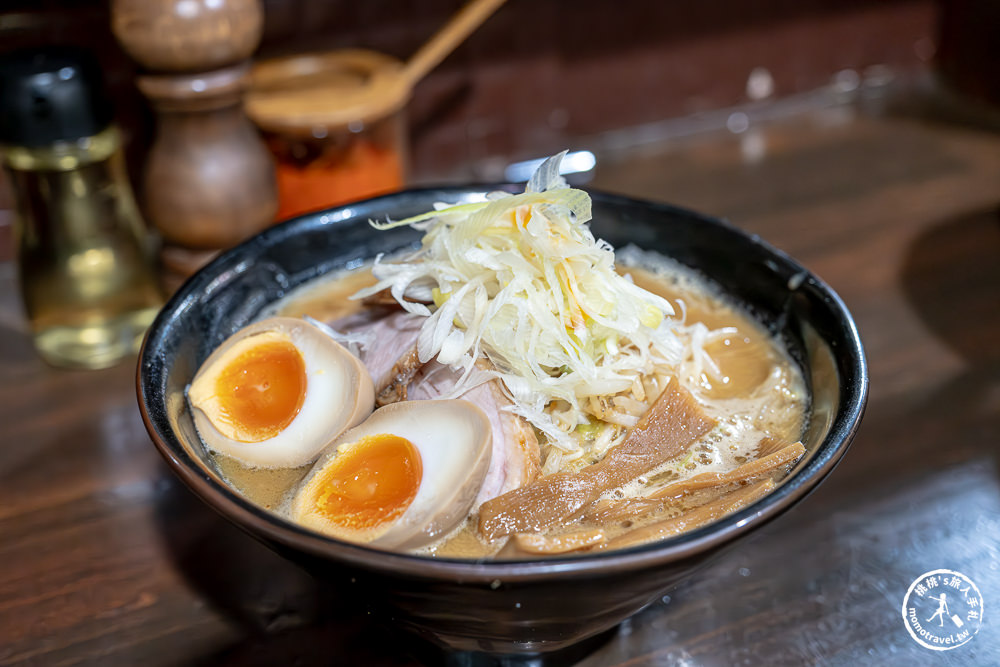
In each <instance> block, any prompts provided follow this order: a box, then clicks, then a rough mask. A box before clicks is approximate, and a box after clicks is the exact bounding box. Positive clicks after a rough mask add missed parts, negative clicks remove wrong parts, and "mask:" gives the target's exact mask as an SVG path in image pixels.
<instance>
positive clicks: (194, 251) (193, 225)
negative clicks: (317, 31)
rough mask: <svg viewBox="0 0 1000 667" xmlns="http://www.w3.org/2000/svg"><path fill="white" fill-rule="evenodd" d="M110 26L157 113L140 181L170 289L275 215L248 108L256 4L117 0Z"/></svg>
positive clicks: (266, 156) (254, 0)
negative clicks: (159, 237)
mask: <svg viewBox="0 0 1000 667" xmlns="http://www.w3.org/2000/svg"><path fill="white" fill-rule="evenodd" d="M111 10H112V28H113V30H114V33H115V36H116V37H117V38H118V41H119V42H121V44H122V46H123V47H124V49H125V50H126V51H127V52H128V54H129V55H130V56H131V57H132V58H133V59H134V60H135V61H136V62H138V63H139V64H140V65H141V66H142V67H144V68H145V69H146V70H148V73H146V74H143V75H140V76H139V77H138V78H137V80H136V83H137V84H138V86H139V89H140V90H141V91H142V93H143V94H144V95H145V96H146V97H147V98H148V99H149V101H150V103H151V104H152V106H153V109H154V111H155V112H156V115H157V136H156V139H155V140H154V143H153V146H152V148H151V150H150V154H149V157H148V161H147V164H146V169H145V178H144V183H143V195H144V196H143V200H144V204H145V213H146V218H147V219H148V220H149V221H150V222H151V223H152V224H153V225H155V226H156V228H157V229H158V230H159V232H160V234H161V235H162V236H163V241H164V245H163V249H162V251H161V254H160V257H161V260H162V270H163V279H164V283H165V286H166V287H167V288H168V289H171V290H173V289H174V288H176V287H177V286H178V285H179V284H180V283H181V282H182V281H183V280H184V279H185V278H186V277H187V276H189V275H191V274H192V273H194V271H196V270H197V269H198V268H200V267H201V266H202V265H204V264H205V263H206V262H208V261H209V260H210V259H212V257H214V256H215V254H216V253H218V251H219V250H221V249H223V248H227V247H229V246H232V245H234V244H236V243H239V242H240V241H242V240H244V239H246V238H247V237H249V236H252V235H253V234H255V233H256V232H258V231H260V230H262V229H264V228H265V227H266V226H268V225H269V224H270V223H271V222H273V220H274V214H275V212H276V211H277V192H276V186H275V177H274V164H273V161H272V158H271V155H270V153H269V152H268V150H267V148H266V147H265V145H264V143H263V141H262V140H261V138H260V136H259V135H258V133H257V131H256V129H255V127H254V126H253V124H252V123H251V122H250V120H249V119H248V118H247V116H246V115H245V113H244V111H243V104H242V98H243V92H244V91H245V89H246V87H247V86H248V84H249V71H250V69H249V67H250V61H249V58H250V56H251V54H252V53H253V52H254V50H255V49H256V48H257V45H258V44H259V43H260V36H261V29H262V25H263V10H262V9H261V5H260V3H259V0H113V2H112V7H111Z"/></svg>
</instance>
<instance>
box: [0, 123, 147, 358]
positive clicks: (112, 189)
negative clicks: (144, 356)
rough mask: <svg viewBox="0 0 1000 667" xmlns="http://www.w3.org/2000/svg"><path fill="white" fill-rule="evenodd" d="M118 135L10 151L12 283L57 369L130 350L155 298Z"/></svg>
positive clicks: (44, 352) (104, 134)
mask: <svg viewBox="0 0 1000 667" xmlns="http://www.w3.org/2000/svg"><path fill="white" fill-rule="evenodd" d="M119 144H120V142H119V139H118V133H117V131H116V130H115V129H114V128H113V127H111V128H108V129H107V130H105V131H104V132H101V133H100V134H98V135H95V136H94V137H90V138H88V139H85V140H81V141H78V142H72V143H68V142H67V143H65V144H60V145H59V146H58V148H52V147H45V148H16V147H15V148H11V147H6V148H5V149H4V151H3V155H4V166H5V167H6V171H7V173H8V176H9V177H10V181H11V185H12V186H13V189H14V192H15V200H16V203H17V216H16V218H15V234H16V245H17V251H18V267H19V274H20V275H19V278H20V284H21V292H22V296H23V300H24V305H25V309H26V311H27V314H28V317H29V319H30V320H31V327H32V331H33V334H34V339H35V347H36V348H37V349H38V352H39V353H40V354H41V356H42V357H43V358H44V359H45V360H46V361H48V362H49V363H51V364H53V365H56V366H64V367H67V366H68V367H78V368H102V367H106V366H110V365H112V364H114V363H116V362H117V361H119V360H121V359H122V358H124V357H126V356H128V355H130V354H133V353H134V352H136V351H137V350H138V348H139V346H140V344H141V343H142V337H143V335H144V333H145V331H146V328H147V327H148V326H149V324H150V323H151V322H152V321H153V318H154V317H155V316H156V313H157V312H158V310H159V308H160V306H161V304H162V296H161V294H160V291H159V288H158V286H157V283H156V279H155V276H154V275H153V272H152V268H151V266H150V263H149V261H148V260H149V253H148V248H147V247H146V243H145V241H144V237H145V230H144V228H143V224H142V220H141V218H140V217H139V213H138V210H137V209H136V206H135V203H134V200H133V198H132V193H131V188H130V187H129V185H128V181H127V179H126V177H125V173H124V168H123V163H122V158H121V152H120V150H119Z"/></svg>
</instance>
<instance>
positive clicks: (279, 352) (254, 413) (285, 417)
mask: <svg viewBox="0 0 1000 667" xmlns="http://www.w3.org/2000/svg"><path fill="white" fill-rule="evenodd" d="M306 384H307V380H306V364H305V361H304V360H303V359H302V354H301V353H300V352H299V349H298V348H297V347H295V345H294V344H292V343H291V342H289V341H268V342H263V343H261V344H259V345H254V346H253V347H251V348H249V349H247V350H246V351H245V352H243V353H242V354H240V355H239V356H238V357H236V358H235V359H234V360H233V361H232V362H231V363H230V364H229V365H227V366H226V367H225V368H224V369H223V370H222V372H221V373H219V376H218V379H217V380H216V384H215V393H216V397H217V398H218V401H219V407H220V409H221V412H222V415H223V417H224V419H226V421H228V422H229V423H230V424H232V425H233V426H234V427H236V429H238V432H239V433H240V438H239V439H240V440H241V441H243V442H261V441H263V440H267V439H269V438H273V437H274V436H276V435H278V434H279V433H281V431H283V430H284V429H285V428H286V427H287V426H288V425H289V424H290V423H292V420H293V419H295V415H297V414H298V413H299V410H301V409H302V403H303V401H305V397H306Z"/></svg>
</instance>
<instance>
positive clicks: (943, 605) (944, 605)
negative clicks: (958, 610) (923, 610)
mask: <svg viewBox="0 0 1000 667" xmlns="http://www.w3.org/2000/svg"><path fill="white" fill-rule="evenodd" d="M931 599H932V600H937V603H938V608H937V611H936V612H934V613H933V614H931V617H930V618H928V619H927V622H928V623H930V622H931V621H933V620H934V617H935V616H936V617H938V618H939V619H941V623H940V625H941V627H942V628H943V627H944V615H945V614H947V613H948V600H947V596H946V595H945V594H944V593H942V594H941V597H940V598H936V597H934V596H933V595H932V596H931Z"/></svg>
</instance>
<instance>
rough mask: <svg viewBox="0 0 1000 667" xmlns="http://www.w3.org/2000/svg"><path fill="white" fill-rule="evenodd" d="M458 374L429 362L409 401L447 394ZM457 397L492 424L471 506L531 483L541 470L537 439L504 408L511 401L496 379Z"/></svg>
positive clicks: (484, 365) (411, 388) (484, 364)
mask: <svg viewBox="0 0 1000 667" xmlns="http://www.w3.org/2000/svg"><path fill="white" fill-rule="evenodd" d="M477 365H478V366H479V368H480V369H481V370H485V369H486V368H488V365H489V364H488V362H485V361H480V362H479V363H478V364H477ZM461 374H462V372H461V370H453V369H452V368H449V367H448V366H445V365H443V364H440V363H438V362H436V361H431V362H429V363H428V364H426V365H425V366H424V367H423V368H422V369H421V370H420V372H419V373H418V374H417V375H416V376H415V377H414V378H413V381H412V382H411V383H410V386H409V390H408V394H409V397H410V399H411V400H423V399H435V398H441V397H442V396H445V395H448V394H449V393H450V392H451V391H452V389H453V388H454V387H455V384H456V382H457V381H458V379H459V378H460V377H461ZM458 398H461V399H464V400H466V401H470V402H472V403H474V404H475V405H477V406H478V407H479V408H480V409H482V411H483V412H485V413H486V416H487V417H489V420H490V424H491V425H492V427H493V457H492V458H491V459H490V467H489V469H488V470H487V471H486V478H485V479H484V480H483V485H482V487H480V489H479V494H478V495H477V496H476V500H475V501H474V502H473V505H472V506H473V508H474V509H475V508H478V507H479V506H480V505H481V504H482V503H484V502H486V501H487V500H490V499H491V498H496V497H497V496H500V495H503V494H505V493H507V492H508V491H513V490H514V489H518V488H521V487H522V486H524V485H525V484H529V483H531V482H533V481H534V480H535V479H536V478H537V477H538V473H539V470H540V469H541V467H540V465H539V459H540V452H539V448H538V438H537V437H536V435H535V431H534V429H532V428H531V425H530V424H528V422H527V421H525V420H524V419H522V418H521V417H519V416H517V415H515V414H513V413H512V412H509V411H507V410H505V409H504V408H505V407H507V406H509V405H511V401H510V399H509V398H507V395H506V394H505V393H504V391H503V388H502V387H501V386H500V380H498V379H496V378H494V379H491V380H489V381H488V382H484V383H482V384H479V385H477V386H475V387H473V388H472V389H470V390H468V391H467V392H465V393H464V394H462V395H461V396H458Z"/></svg>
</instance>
